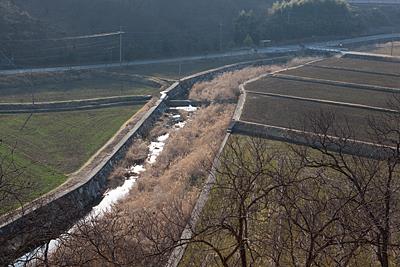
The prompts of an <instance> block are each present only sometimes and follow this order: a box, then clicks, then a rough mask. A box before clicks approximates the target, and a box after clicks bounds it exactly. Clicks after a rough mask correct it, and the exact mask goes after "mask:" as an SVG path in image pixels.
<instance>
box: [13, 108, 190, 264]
mask: <svg viewBox="0 0 400 267" xmlns="http://www.w3.org/2000/svg"><path fill="white" fill-rule="evenodd" d="M181 110H183V111H186V112H188V113H189V114H190V113H192V112H194V111H196V110H197V108H196V107H192V106H188V107H174V108H171V111H172V112H170V113H167V114H168V119H169V120H171V121H172V122H173V125H172V127H171V129H170V130H169V131H168V133H166V134H163V135H160V136H158V137H157V138H155V141H152V142H151V143H150V144H149V146H148V148H149V153H148V155H147V159H146V161H145V163H144V164H142V165H133V166H130V167H129V168H127V170H126V171H127V173H128V174H129V177H128V178H127V179H126V180H125V181H124V183H123V184H122V185H121V186H118V187H116V188H114V189H109V190H107V191H106V192H105V193H104V195H103V199H102V200H101V201H100V203H98V204H97V205H96V206H94V207H93V208H92V209H91V211H90V212H89V213H88V214H87V215H86V216H85V217H84V218H83V219H82V220H80V221H79V222H81V221H84V220H88V219H90V218H94V217H96V218H99V217H101V216H103V215H104V214H105V213H106V212H107V211H109V210H110V209H111V208H112V207H113V205H115V204H116V203H118V201H120V200H122V199H124V198H125V197H126V196H127V195H128V194H129V192H130V190H131V189H132V188H133V187H134V185H135V184H136V180H137V179H138V178H139V177H140V173H142V172H144V171H145V170H146V169H145V165H146V164H147V165H153V164H155V163H156V162H157V157H158V156H159V155H160V154H161V152H162V151H163V149H164V146H165V144H166V142H167V140H168V138H169V137H170V132H172V131H177V130H180V129H182V128H183V127H184V126H185V125H186V121H183V120H182V116H181V115H180V114H178V113H179V111H181ZM166 127H167V126H166ZM79 222H78V223H79ZM78 223H76V224H75V225H74V226H72V227H71V228H70V229H69V230H68V231H67V233H71V232H73V231H74V230H75V228H76V226H77V225H78ZM61 237H62V235H61V236H60V238H57V239H52V240H51V241H50V242H49V243H48V245H47V246H48V247H47V250H48V254H51V252H53V251H54V250H55V249H57V247H58V245H59V243H60V241H61ZM45 251H46V245H44V246H41V247H38V248H36V249H34V250H32V251H31V252H28V253H27V254H25V255H24V256H22V257H20V258H19V259H17V260H16V261H15V262H14V264H13V265H10V266H16V267H23V266H26V263H27V262H30V261H31V262H30V263H33V264H34V260H32V259H34V258H38V257H40V256H41V255H43V254H44V253H45ZM32 261H33V262H32Z"/></svg>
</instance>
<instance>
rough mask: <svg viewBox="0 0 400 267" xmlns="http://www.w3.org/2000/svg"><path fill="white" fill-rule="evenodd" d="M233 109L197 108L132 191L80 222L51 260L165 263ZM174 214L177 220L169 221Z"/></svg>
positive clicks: (91, 263) (71, 263) (92, 263)
mask: <svg viewBox="0 0 400 267" xmlns="http://www.w3.org/2000/svg"><path fill="white" fill-rule="evenodd" d="M233 109H234V106H233V105H212V106H209V107H207V108H204V109H202V110H200V111H198V113H197V114H196V115H195V116H194V117H193V118H192V120H191V121H189V122H188V124H187V126H185V128H183V129H182V130H180V131H176V132H173V133H172V134H171V137H170V139H169V140H168V142H167V144H166V146H165V148H164V150H163V152H162V153H161V155H160V156H159V158H158V159H157V164H155V165H154V166H152V167H150V166H147V167H148V170H147V171H146V172H145V173H143V174H142V175H141V177H140V179H139V180H138V182H137V186H136V187H135V188H134V189H133V190H132V192H131V193H130V195H129V197H128V198H126V199H125V200H124V201H123V202H122V203H120V204H119V205H117V206H116V207H115V209H114V211H113V212H112V213H111V214H108V215H106V216H105V217H104V218H93V219H92V220H91V221H90V222H83V223H81V224H80V225H79V227H78V230H77V231H75V232H74V233H73V234H71V235H70V236H68V237H66V239H65V240H64V242H62V244H61V247H60V249H58V251H57V253H56V254H55V255H54V257H53V258H52V261H53V262H52V263H51V265H58V264H61V262H62V263H64V264H67V266H80V265H82V264H83V263H85V265H86V266H98V265H99V264H101V265H102V266H159V264H160V263H161V262H164V263H165V261H166V259H167V258H168V254H169V251H170V249H171V247H173V245H174V240H176V239H178V238H179V235H180V233H181V231H182V229H183V226H184V225H185V222H186V220H187V218H188V216H189V214H190V211H191V207H192V205H193V202H194V201H195V200H196V198H197V194H198V191H199V188H200V187H201V185H202V181H203V180H204V178H205V177H206V175H207V169H208V167H209V166H210V162H211V161H212V159H213V158H214V156H215V151H216V150H217V149H218V146H219V145H220V143H221V141H222V138H223V136H224V132H225V129H226V127H227V126H228V123H229V122H230V118H231V114H232V112H233ZM116 172H118V169H117V171H116ZM166 218H168V220H167V219H166ZM172 218H173V223H172V222H171V221H169V220H171V219H172ZM111 240H112V241H111ZM110 241H111V242H112V244H110V243H109V242H110ZM82 256H83V257H82Z"/></svg>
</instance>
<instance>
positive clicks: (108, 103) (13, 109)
mask: <svg viewBox="0 0 400 267" xmlns="http://www.w3.org/2000/svg"><path fill="white" fill-rule="evenodd" d="M150 99H151V95H133V96H115V97H104V98H93V99H82V100H71V101H54V102H37V103H34V104H32V103H0V114H15V113H40V112H59V111H73V110H87V109H96V108H102V107H115V106H124V105H135V104H146V103H147V102H148V101H149V100H150Z"/></svg>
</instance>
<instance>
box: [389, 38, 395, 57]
mask: <svg viewBox="0 0 400 267" xmlns="http://www.w3.org/2000/svg"><path fill="white" fill-rule="evenodd" d="M393 46H394V44H393V40H392V47H391V48H390V55H391V56H393Z"/></svg>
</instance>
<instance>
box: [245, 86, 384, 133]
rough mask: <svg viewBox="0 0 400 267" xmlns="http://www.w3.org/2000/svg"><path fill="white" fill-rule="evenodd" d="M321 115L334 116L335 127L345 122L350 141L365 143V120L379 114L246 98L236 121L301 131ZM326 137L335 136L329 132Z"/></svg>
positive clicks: (366, 126)
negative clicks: (356, 140) (308, 122)
mask: <svg viewBox="0 0 400 267" xmlns="http://www.w3.org/2000/svg"><path fill="white" fill-rule="evenodd" d="M321 112H323V113H326V112H332V113H333V114H335V118H336V121H337V126H338V127H346V126H347V123H346V121H348V124H349V126H350V129H351V130H352V132H353V133H354V137H356V138H357V139H360V140H369V135H368V118H372V117H377V116H381V115H382V113H381V112H373V111H369V110H365V109H359V108H349V107H340V106H334V105H328V104H319V103H313V102H308V101H299V100H291V99H282V98H276V97H268V96H260V95H254V94H248V96H247V99H246V105H245V107H244V109H243V113H242V116H241V118H240V119H241V120H244V121H249V122H255V123H261V124H266V125H274V126H280V127H288V128H294V129H299V130H303V129H304V128H303V122H304V121H307V119H308V118H310V117H312V116H313V115H319V114H321ZM330 134H332V135H335V133H333V132H332V133H330Z"/></svg>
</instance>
